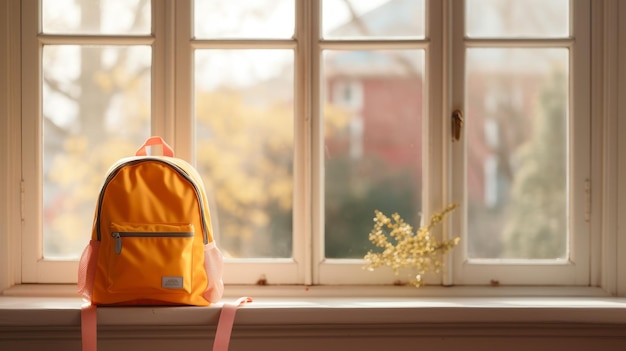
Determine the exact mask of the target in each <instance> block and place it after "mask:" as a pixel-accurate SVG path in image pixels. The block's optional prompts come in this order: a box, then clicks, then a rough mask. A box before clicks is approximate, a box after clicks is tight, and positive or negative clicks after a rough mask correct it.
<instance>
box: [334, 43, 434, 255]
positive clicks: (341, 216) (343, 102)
mask: <svg viewBox="0 0 626 351" xmlns="http://www.w3.org/2000/svg"><path fill="white" fill-rule="evenodd" d="M323 78H324V79H323V88H324V90H325V94H324V95H325V97H326V101H325V108H324V143H325V147H324V153H325V154H324V156H325V167H324V169H325V216H324V218H325V233H326V237H325V244H326V248H325V250H326V257H329V258H362V257H363V255H364V254H365V253H366V252H367V250H368V249H369V248H371V245H370V243H369V239H368V234H369V231H370V229H371V227H372V218H373V217H374V210H376V209H378V210H381V211H383V212H385V213H387V214H391V213H393V212H398V213H400V214H401V215H402V216H403V218H404V219H405V220H406V221H407V222H408V223H412V224H417V223H419V216H418V214H419V212H420V210H421V204H422V203H421V196H422V191H421V184H422V138H421V135H422V116H423V113H424V111H423V109H424V106H423V102H424V92H423V86H424V51H423V50H370V51H343V50H331V51H326V52H324V77H323Z"/></svg>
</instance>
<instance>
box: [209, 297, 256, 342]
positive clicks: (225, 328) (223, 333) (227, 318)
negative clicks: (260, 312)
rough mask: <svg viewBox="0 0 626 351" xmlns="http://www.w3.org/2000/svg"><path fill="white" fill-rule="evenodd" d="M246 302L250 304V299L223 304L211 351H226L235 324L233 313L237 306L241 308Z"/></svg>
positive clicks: (244, 298) (245, 298)
mask: <svg viewBox="0 0 626 351" xmlns="http://www.w3.org/2000/svg"><path fill="white" fill-rule="evenodd" d="M248 302H252V298H250V297H242V298H240V299H239V300H237V302H235V303H234V304H230V303H225V304H224V306H223V307H222V312H221V313H220V319H219V321H218V322H217V331H216V332H215V341H213V351H227V350H228V344H229V343H230V334H231V332H232V330H233V324H234V323H235V313H236V312H237V308H239V306H243V305H245V304H246V303H248Z"/></svg>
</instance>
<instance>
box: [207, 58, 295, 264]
mask: <svg viewBox="0 0 626 351" xmlns="http://www.w3.org/2000/svg"><path fill="white" fill-rule="evenodd" d="M293 60H294V54H293V51H291V50H197V51H196V53H195V94H196V95H195V102H196V106H195V115H196V119H195V121H196V122H195V133H196V143H197V151H196V163H197V167H198V170H199V172H200V173H201V175H202V177H203V179H204V181H205V185H206V187H207V193H208V196H209V200H210V202H211V203H210V206H211V217H212V221H213V229H214V231H215V235H216V238H217V239H218V240H219V243H220V247H221V248H222V250H223V252H224V255H225V256H226V257H231V258H250V257H268V258H269V257H273V258H281V257H291V255H292V213H293V211H292V207H293V153H294V146H293V143H294V139H293V138H294V135H293V132H294V122H293V120H294V95H293V86H294V81H293V79H294V78H293V71H294V66H293Z"/></svg>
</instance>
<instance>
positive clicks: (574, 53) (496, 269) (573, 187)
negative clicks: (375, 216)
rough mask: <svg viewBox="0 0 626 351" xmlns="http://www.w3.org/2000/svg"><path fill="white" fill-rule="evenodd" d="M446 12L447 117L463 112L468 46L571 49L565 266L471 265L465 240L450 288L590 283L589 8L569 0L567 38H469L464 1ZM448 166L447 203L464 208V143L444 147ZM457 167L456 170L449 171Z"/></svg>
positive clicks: (457, 221)
mask: <svg viewBox="0 0 626 351" xmlns="http://www.w3.org/2000/svg"><path fill="white" fill-rule="evenodd" d="M451 4H452V5H454V8H453V9H451V10H452V11H451V13H450V16H451V22H452V24H453V25H452V28H451V30H452V32H451V34H452V36H451V38H450V42H451V51H452V55H451V58H452V59H451V61H450V63H449V64H450V65H451V67H452V68H451V69H452V72H453V73H452V77H451V80H452V82H451V85H452V86H451V98H450V104H449V105H448V115H450V114H451V113H452V111H453V110H455V109H461V110H463V108H464V100H465V91H464V83H465V82H464V79H465V50H466V48H471V47H496V48H502V47H520V48H537V47H564V48H568V49H569V50H570V62H569V70H570V71H569V77H570V80H569V81H570V83H569V95H570V98H569V103H570V106H569V111H570V113H569V122H568V124H569V126H570V127H569V137H568V140H569V145H568V154H569V156H570V159H569V160H568V167H569V169H568V192H569V193H568V207H569V208H568V219H569V223H568V227H569V230H570V233H569V237H568V245H569V257H568V259H567V260H566V262H560V263H555V262H553V261H552V260H532V261H530V260H507V261H504V260H476V259H474V260H472V259H469V258H468V257H467V246H466V243H467V240H461V245H460V247H459V249H458V250H455V251H454V258H453V259H454V263H453V267H454V275H453V277H450V278H451V279H452V280H451V281H450V284H461V285H468V284H473V285H476V284H478V285H488V284H503V285H578V286H585V285H589V283H590V277H589V274H590V264H591V260H590V258H591V251H590V246H589V243H590V223H589V221H590V215H589V204H588V201H589V194H588V192H589V182H590V178H591V175H590V171H591V169H590V166H591V159H590V150H591V143H590V142H591V139H590V134H589V129H590V127H591V108H590V90H589V86H590V68H591V61H590V56H591V54H590V32H591V27H590V16H589V14H590V13H591V11H590V3H589V1H584V0H582V1H581V0H574V1H570V18H571V20H570V26H571V29H570V32H571V37H570V38H565V39H473V38H468V37H466V36H465V8H464V5H465V4H464V1H462V0H452V2H451ZM446 146H447V147H448V148H449V149H448V150H449V153H448V156H447V157H449V159H450V162H451V164H452V166H451V167H452V169H450V172H451V173H450V174H449V175H448V179H450V180H451V184H450V189H452V190H451V193H450V196H449V200H450V201H451V202H452V201H455V200H456V199H463V201H464V203H463V204H464V205H466V204H467V194H466V188H465V184H467V182H466V179H465V172H464V171H455V169H461V170H463V169H465V168H466V162H467V161H466V155H465V153H466V139H465V138H463V137H462V138H461V140H460V142H455V143H447V144H446ZM454 166H457V167H454ZM452 232H454V233H462V237H463V235H465V234H466V232H467V212H466V211H465V212H461V215H460V216H456V217H454V221H453V224H452Z"/></svg>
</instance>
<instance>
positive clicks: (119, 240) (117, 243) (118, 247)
mask: <svg viewBox="0 0 626 351" xmlns="http://www.w3.org/2000/svg"><path fill="white" fill-rule="evenodd" d="M111 236H112V237H113V239H115V253H116V254H118V255H119V254H120V253H122V237H121V236H120V233H117V232H116V233H111Z"/></svg>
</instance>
